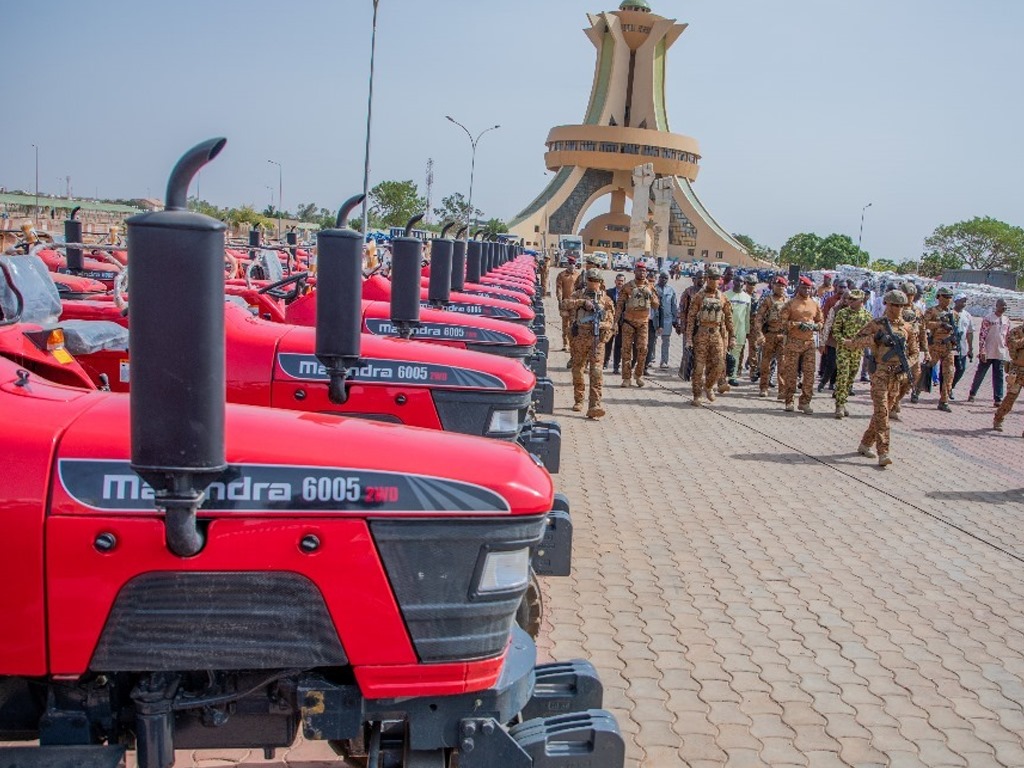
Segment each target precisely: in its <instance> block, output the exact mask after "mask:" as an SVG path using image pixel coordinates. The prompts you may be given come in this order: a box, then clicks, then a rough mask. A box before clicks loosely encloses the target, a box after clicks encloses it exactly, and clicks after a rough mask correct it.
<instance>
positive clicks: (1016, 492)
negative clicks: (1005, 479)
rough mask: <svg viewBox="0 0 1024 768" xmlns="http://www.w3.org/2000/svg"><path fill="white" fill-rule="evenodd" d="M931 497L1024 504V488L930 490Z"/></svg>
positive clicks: (983, 502)
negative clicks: (1002, 489)
mask: <svg viewBox="0 0 1024 768" xmlns="http://www.w3.org/2000/svg"><path fill="white" fill-rule="evenodd" d="M925 495H926V496H927V497H928V498H929V499H938V500H940V501H980V502H981V503H982V504H1024V488H1010V489H1007V490H1005V491H929V492H928V493H926V494H925Z"/></svg>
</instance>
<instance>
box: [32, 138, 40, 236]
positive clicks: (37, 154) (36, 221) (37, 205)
mask: <svg viewBox="0 0 1024 768" xmlns="http://www.w3.org/2000/svg"><path fill="white" fill-rule="evenodd" d="M32 149H34V150H35V151H36V215H35V221H34V222H33V223H32V226H34V227H36V226H39V145H37V144H33V145H32Z"/></svg>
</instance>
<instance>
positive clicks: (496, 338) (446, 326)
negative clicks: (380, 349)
mask: <svg viewBox="0 0 1024 768" xmlns="http://www.w3.org/2000/svg"><path fill="white" fill-rule="evenodd" d="M366 329H367V330H368V331H369V332H370V333H372V334H374V335H376V336H397V335H398V329H397V328H395V326H394V324H393V323H392V322H391V321H390V320H382V319H380V318H368V319H367V320H366ZM413 337H414V338H416V339H427V340H440V341H465V342H470V343H473V344H515V343H516V339H515V337H514V336H512V335H511V334H508V333H503V332H501V331H495V330H491V329H490V328H474V327H473V326H471V325H453V324H450V323H420V325H419V327H417V328H416V329H415V330H414V331H413Z"/></svg>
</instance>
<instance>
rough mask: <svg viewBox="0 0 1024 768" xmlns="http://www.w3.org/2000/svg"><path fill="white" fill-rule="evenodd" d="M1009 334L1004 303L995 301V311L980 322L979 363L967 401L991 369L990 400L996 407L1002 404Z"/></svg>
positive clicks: (1008, 356)
mask: <svg viewBox="0 0 1024 768" xmlns="http://www.w3.org/2000/svg"><path fill="white" fill-rule="evenodd" d="M1009 332H1010V318H1008V317H1007V316H1006V302H1005V301H1004V300H1003V299H996V309H995V311H994V312H993V313H992V314H991V315H988V316H987V317H986V318H985V319H984V320H982V321H981V333H980V334H979V335H978V356H979V358H980V360H981V362H980V363H979V364H978V370H977V371H975V372H974V381H973V382H971V395H970V397H968V398H967V399H968V400H974V396H975V395H977V394H978V390H979V389H981V383H982V382H983V381H984V380H985V374H986V373H988V369H989V368H991V369H992V400H993V402H994V403H995V405H996V406H997V407H998V406H999V404H1000V403H1001V402H1003V361H1004V360H1009V359H1010V351H1009V349H1008V348H1007V346H1006V336H1007V334H1009Z"/></svg>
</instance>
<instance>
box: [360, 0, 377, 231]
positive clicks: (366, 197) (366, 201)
mask: <svg viewBox="0 0 1024 768" xmlns="http://www.w3.org/2000/svg"><path fill="white" fill-rule="evenodd" d="M379 2H380V0H373V31H372V32H371V33H370V84H369V88H368V91H367V95H366V153H365V155H364V156H363V242H364V243H365V242H366V233H367V232H369V231H370V221H369V216H368V215H367V214H368V211H369V206H370V125H371V123H372V121H373V62H374V58H375V57H376V53H377V4H378V3H379Z"/></svg>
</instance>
